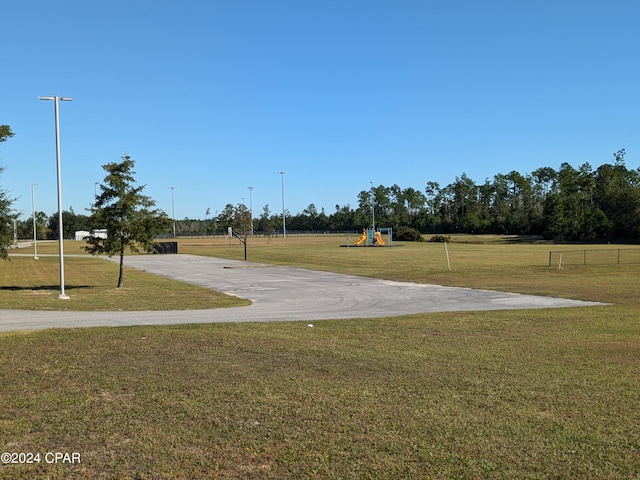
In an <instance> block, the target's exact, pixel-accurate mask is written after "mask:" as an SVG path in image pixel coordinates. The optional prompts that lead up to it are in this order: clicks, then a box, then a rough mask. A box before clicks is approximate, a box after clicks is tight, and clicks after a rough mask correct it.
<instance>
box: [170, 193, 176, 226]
mask: <svg viewBox="0 0 640 480" xmlns="http://www.w3.org/2000/svg"><path fill="white" fill-rule="evenodd" d="M175 189H176V187H169V190H171V218H172V219H173V238H176V211H175V208H174V205H173V191H174V190H175Z"/></svg>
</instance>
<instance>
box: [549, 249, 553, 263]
mask: <svg viewBox="0 0 640 480" xmlns="http://www.w3.org/2000/svg"><path fill="white" fill-rule="evenodd" d="M552 253H553V252H552V251H551V250H549V266H551V254H552Z"/></svg>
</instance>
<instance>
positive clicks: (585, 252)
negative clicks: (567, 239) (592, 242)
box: [584, 250, 587, 265]
mask: <svg viewBox="0 0 640 480" xmlns="http://www.w3.org/2000/svg"><path fill="white" fill-rule="evenodd" d="M584 264H585V265H586V264H587V251H586V250H585V251H584Z"/></svg>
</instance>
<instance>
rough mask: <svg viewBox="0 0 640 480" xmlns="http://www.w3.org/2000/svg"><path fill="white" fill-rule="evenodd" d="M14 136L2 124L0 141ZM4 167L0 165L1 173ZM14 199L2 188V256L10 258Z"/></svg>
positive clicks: (0, 197)
mask: <svg viewBox="0 0 640 480" xmlns="http://www.w3.org/2000/svg"><path fill="white" fill-rule="evenodd" d="M11 137H13V132H12V131H11V127H9V125H0V143H2V142H4V141H5V140H7V139H8V138H11ZM3 171H4V168H2V167H1V166H0V174H2V172H3ZM12 203H13V199H12V198H9V196H8V195H7V193H6V192H4V191H3V190H0V258H2V259H4V260H6V259H7V258H9V256H8V253H7V248H8V247H9V246H10V245H11V244H12V243H13V232H12V225H13V220H14V218H15V217H14V216H13V215H12V213H13V212H12V210H11V204H12Z"/></svg>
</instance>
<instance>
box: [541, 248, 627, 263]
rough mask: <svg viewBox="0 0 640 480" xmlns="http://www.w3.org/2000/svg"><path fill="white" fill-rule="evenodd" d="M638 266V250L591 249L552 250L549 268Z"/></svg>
mask: <svg viewBox="0 0 640 480" xmlns="http://www.w3.org/2000/svg"><path fill="white" fill-rule="evenodd" d="M633 264H640V248H591V249H583V250H552V251H550V252H549V266H550V267H551V266H552V265H553V266H562V265H633Z"/></svg>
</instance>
